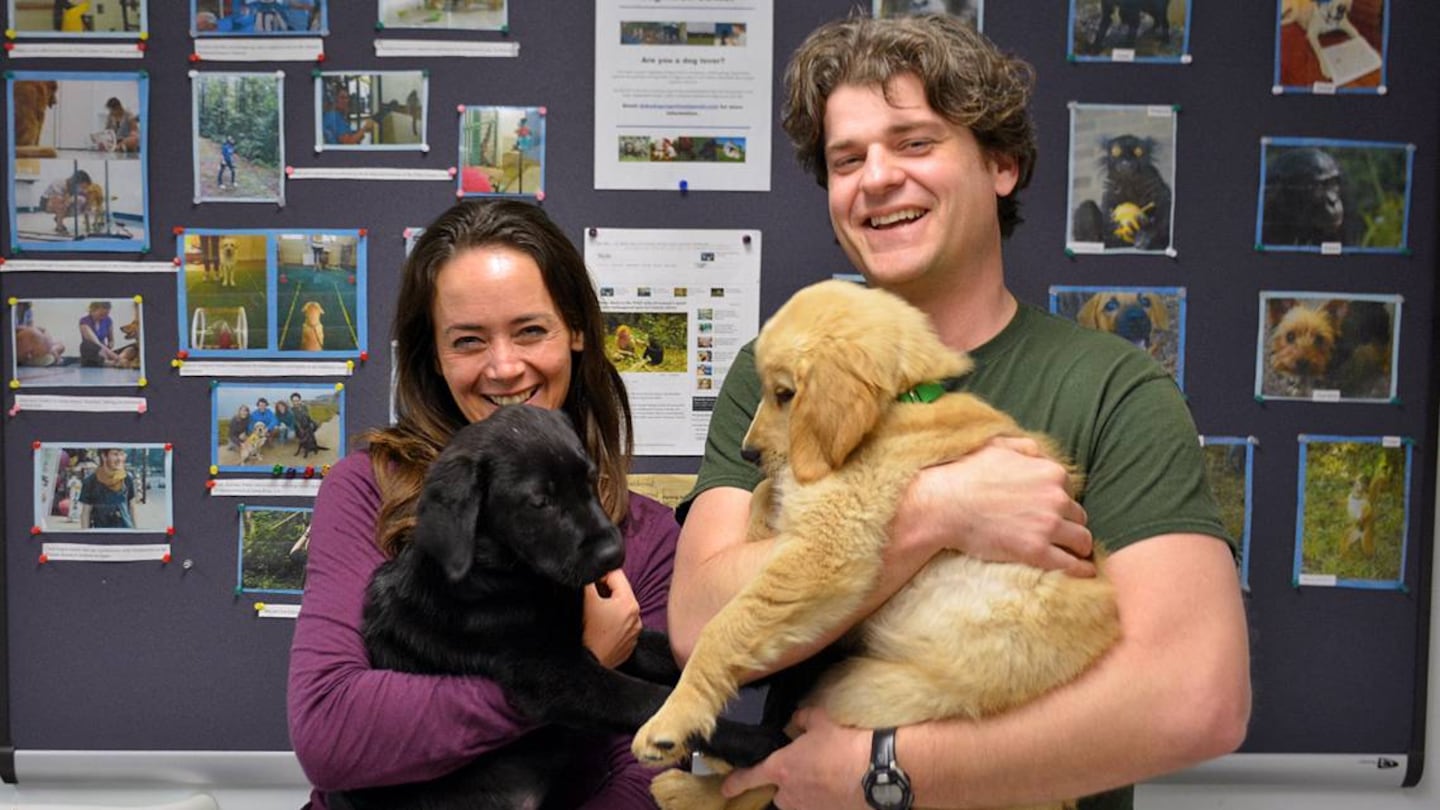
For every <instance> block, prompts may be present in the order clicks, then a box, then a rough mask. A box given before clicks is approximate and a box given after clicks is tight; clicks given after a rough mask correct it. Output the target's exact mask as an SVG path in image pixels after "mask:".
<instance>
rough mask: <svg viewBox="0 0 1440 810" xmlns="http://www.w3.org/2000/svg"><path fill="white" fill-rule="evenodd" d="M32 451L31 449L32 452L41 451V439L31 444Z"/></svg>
mask: <svg viewBox="0 0 1440 810" xmlns="http://www.w3.org/2000/svg"><path fill="white" fill-rule="evenodd" d="M30 449H31V450H39V449H40V440H39V439H36V440H35V441H33V442H31V443H30Z"/></svg>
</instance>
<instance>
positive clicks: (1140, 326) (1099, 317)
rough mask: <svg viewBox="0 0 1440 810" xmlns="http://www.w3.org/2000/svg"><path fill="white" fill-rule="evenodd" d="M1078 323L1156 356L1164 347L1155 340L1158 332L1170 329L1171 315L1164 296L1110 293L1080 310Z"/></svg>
mask: <svg viewBox="0 0 1440 810" xmlns="http://www.w3.org/2000/svg"><path fill="white" fill-rule="evenodd" d="M1075 321H1076V323H1079V324H1080V325H1081V326H1084V327H1087V328H1089V329H1098V330H1100V331H1101V332H1109V333H1111V334H1112V335H1119V336H1120V337H1122V338H1125V339H1126V340H1128V341H1130V342H1131V343H1133V344H1135V345H1136V346H1139V347H1140V348H1142V349H1144V350H1146V351H1148V352H1150V353H1151V354H1152V355H1153V354H1154V353H1155V351H1156V350H1157V349H1159V348H1160V344H1159V343H1158V342H1156V341H1153V340H1152V339H1151V336H1152V335H1153V334H1154V333H1155V332H1156V331H1157V330H1164V329H1168V328H1170V314H1169V313H1168V312H1166V311H1165V302H1164V300H1163V299H1161V297H1160V296H1158V295H1155V294H1154V293H1148V292H1145V293H1137V292H1127V291H1125V290H1107V291H1105V292H1098V293H1095V294H1094V295H1092V296H1090V298H1089V299H1088V300H1086V301H1085V305H1084V306H1082V307H1080V312H1079V313H1077V314H1076V316H1075Z"/></svg>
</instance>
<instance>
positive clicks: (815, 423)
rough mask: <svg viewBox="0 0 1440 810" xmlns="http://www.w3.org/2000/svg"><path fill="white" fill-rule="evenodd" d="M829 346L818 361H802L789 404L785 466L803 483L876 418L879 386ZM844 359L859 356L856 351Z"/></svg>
mask: <svg viewBox="0 0 1440 810" xmlns="http://www.w3.org/2000/svg"><path fill="white" fill-rule="evenodd" d="M836 354H837V352H836V350H835V349H834V348H833V347H832V348H830V351H829V352H827V356H826V357H824V358H822V359H821V360H820V362H812V361H811V360H810V359H809V358H805V359H803V360H801V367H799V368H797V369H796V371H797V373H796V375H795V377H796V386H795V399H794V400H793V401H792V402H791V404H790V420H789V421H790V468H791V469H792V470H793V471H794V473H795V480H797V481H799V482H800V483H802V484H808V483H811V482H814V481H818V480H820V479H821V478H824V477H825V476H826V475H829V474H830V472H831V471H833V470H834V469H835V468H836V467H839V466H840V465H841V464H844V463H845V459H846V458H847V457H848V456H849V455H850V452H851V451H852V450H854V449H855V448H856V447H858V446H859V445H860V442H861V441H862V440H863V439H864V438H865V435H866V434H868V433H869V432H870V430H871V428H873V427H874V426H875V423H876V422H877V421H879V419H880V414H881V413H882V412H883V406H882V403H881V400H880V397H881V396H883V393H884V389H883V388H882V387H881V386H879V385H877V384H876V382H875V381H874V375H873V374H872V373H867V371H866V370H865V369H862V368H858V367H857V366H858V365H859V364H857V363H846V362H841V360H840V357H837V356H836ZM846 359H849V360H858V359H859V357H858V356H853V355H852V356H850V357H848V358H846Z"/></svg>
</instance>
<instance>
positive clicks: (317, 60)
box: [315, 51, 325, 62]
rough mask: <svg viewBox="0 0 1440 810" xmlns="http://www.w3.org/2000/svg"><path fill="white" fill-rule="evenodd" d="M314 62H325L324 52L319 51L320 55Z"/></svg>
mask: <svg viewBox="0 0 1440 810" xmlns="http://www.w3.org/2000/svg"><path fill="white" fill-rule="evenodd" d="M315 61H316V62H324V61H325V52H324V51H321V52H320V54H319V55H318V56H316V57H315Z"/></svg>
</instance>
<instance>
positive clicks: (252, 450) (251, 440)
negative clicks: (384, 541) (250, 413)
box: [240, 422, 270, 464]
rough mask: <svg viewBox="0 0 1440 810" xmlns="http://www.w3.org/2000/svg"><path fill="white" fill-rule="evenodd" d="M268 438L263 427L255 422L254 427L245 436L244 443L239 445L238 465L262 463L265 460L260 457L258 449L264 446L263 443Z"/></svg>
mask: <svg viewBox="0 0 1440 810" xmlns="http://www.w3.org/2000/svg"><path fill="white" fill-rule="evenodd" d="M269 438H270V434H269V432H268V431H266V430H265V426H264V425H262V424H260V423H259V422H256V423H255V427H253V428H251V429H250V432H249V433H247V434H245V441H243V442H241V443H240V463H241V464H249V463H250V462H252V461H264V460H265V459H264V458H263V457H262V456H261V455H260V448H262V447H264V446H265V441H266V440H267V439H269Z"/></svg>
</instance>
